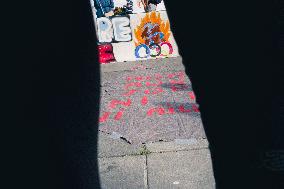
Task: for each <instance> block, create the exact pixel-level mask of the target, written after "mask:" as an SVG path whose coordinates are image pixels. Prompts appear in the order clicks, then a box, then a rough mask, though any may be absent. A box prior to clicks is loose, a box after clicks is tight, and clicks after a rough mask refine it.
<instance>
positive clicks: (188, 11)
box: [165, 1, 284, 189]
mask: <svg viewBox="0 0 284 189" xmlns="http://www.w3.org/2000/svg"><path fill="white" fill-rule="evenodd" d="M165 4H166V8H167V12H168V15H169V19H170V23H171V28H172V31H173V34H174V37H175V39H176V42H177V44H178V46H179V51H180V54H181V56H182V57H183V63H184V65H185V67H186V73H187V75H188V76H189V78H190V80H191V81H192V86H193V90H194V92H195V94H196V97H197V102H198V104H199V105H200V111H201V117H202V121H203V123H204V127H205V131H206V135H207V137H208V140H209V143H210V151H211V156H212V160H213V169H214V176H215V179H216V184H217V188H221V189H228V188H283V184H284V183H283V181H282V179H281V177H282V176H283V172H281V171H280V169H276V170H272V169H271V168H269V166H267V163H265V162H266V161H265V159H267V157H265V155H264V154H266V152H268V151H270V150H271V149H274V150H276V151H280V150H281V149H282V150H283V140H281V139H279V140H278V142H276V139H275V136H276V135H278V136H280V135H281V134H280V133H283V104H282V105H281V107H280V104H281V103H280V99H282V95H283V93H282V95H281V94H280V91H281V88H283V82H282V81H283V80H282V81H281V79H282V77H281V76H283V66H280V65H281V64H280V63H281V61H280V58H283V51H282V50H280V47H279V45H277V40H279V39H276V38H277V37H276V36H279V31H280V29H279V28H278V29H277V27H279V26H276V25H277V23H279V22H277V21H275V20H274V19H275V18H276V14H279V11H280V9H277V10H275V8H273V6H274V7H275V5H272V2H271V3H266V4H265V3H262V2H257V1H230V2H229V1H183V2H176V1H165ZM275 4H276V3H275ZM277 11H278V12H277ZM275 31H276V32H275ZM277 32H278V33H277ZM282 47H283V46H282ZM280 70H282V71H280ZM280 77H281V78H280ZM280 96H281V97H280ZM273 102H274V103H273ZM280 108H282V109H281V110H280ZM274 111H278V114H277V113H275V112H274ZM273 112H274V113H273ZM280 114H281V116H282V117H281V116H280ZM276 120H278V121H276ZM281 120H282V122H281ZM275 121H276V122H277V124H276V123H275ZM280 122H281V123H280ZM277 125H278V126H277ZM280 127H281V128H282V129H280ZM272 131H273V133H274V134H272ZM276 133H278V134H276ZM275 134H276V135H275ZM282 136H283V134H282ZM278 138H279V137H278ZM275 143H277V144H276V145H275ZM272 144H274V145H272ZM277 158H278V159H279V160H278V162H277V163H276V162H275V166H278V168H279V167H280V166H281V162H280V159H281V157H280V155H279V153H278V154H275V155H274V159H277ZM282 164H283V163H282Z"/></svg>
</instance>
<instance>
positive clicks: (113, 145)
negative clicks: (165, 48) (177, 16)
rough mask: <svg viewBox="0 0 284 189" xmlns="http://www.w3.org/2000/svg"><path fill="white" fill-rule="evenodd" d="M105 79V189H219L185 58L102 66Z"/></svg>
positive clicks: (101, 160)
mask: <svg viewBox="0 0 284 189" xmlns="http://www.w3.org/2000/svg"><path fill="white" fill-rule="evenodd" d="M101 78H102V81H101V106H100V107H101V110H100V126H99V130H100V132H99V144H98V149H99V150H98V153H99V154H98V155H99V168H100V177H101V183H102V188H116V189H117V188H130V189H133V188H153V189H157V188H163V189H164V188H165V189H167V188H201V189H207V188H208V189H209V188H210V189H211V188H215V187H214V186H215V181H214V177H213V171H212V164H211V157H210V152H209V150H208V142H207V139H206V136H205V132H204V130H203V125H202V121H201V116H200V112H199V110H198V104H196V101H195V95H194V93H193V91H192V86H191V82H190V80H189V79H188V77H187V76H186V74H185V72H184V67H183V65H182V59H181V58H180V57H177V58H166V59H158V60H148V61H141V62H125V63H115V64H106V65H102V66H101Z"/></svg>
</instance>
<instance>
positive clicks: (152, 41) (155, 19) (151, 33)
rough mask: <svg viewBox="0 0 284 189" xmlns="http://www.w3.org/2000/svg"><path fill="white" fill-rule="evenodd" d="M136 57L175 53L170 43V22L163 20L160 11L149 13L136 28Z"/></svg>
mask: <svg viewBox="0 0 284 189" xmlns="http://www.w3.org/2000/svg"><path fill="white" fill-rule="evenodd" d="M134 34H135V38H136V40H135V41H134V42H135V45H136V48H135V56H136V58H148V57H150V56H151V57H157V56H168V55H170V54H172V53H173V47H172V45H171V44H170V43H169V37H170V23H169V21H168V20H167V21H163V20H162V19H161V15H160V13H159V12H151V13H147V14H146V15H145V17H144V18H142V19H141V22H140V25H138V26H137V27H136V28H135V29H134Z"/></svg>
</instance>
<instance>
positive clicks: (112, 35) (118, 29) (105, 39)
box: [97, 16, 132, 43]
mask: <svg viewBox="0 0 284 189" xmlns="http://www.w3.org/2000/svg"><path fill="white" fill-rule="evenodd" d="M97 27H98V30H97V31H98V40H99V42H100V43H110V42H127V41H131V40H132V35H131V28H130V20H129V17H127V16H117V17H112V18H106V17H101V18H98V19H97Z"/></svg>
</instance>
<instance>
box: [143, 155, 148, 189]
mask: <svg viewBox="0 0 284 189" xmlns="http://www.w3.org/2000/svg"><path fill="white" fill-rule="evenodd" d="M147 160H148V157H147V154H146V155H145V164H144V188H145V189H148V188H149V186H148V161H147Z"/></svg>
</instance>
